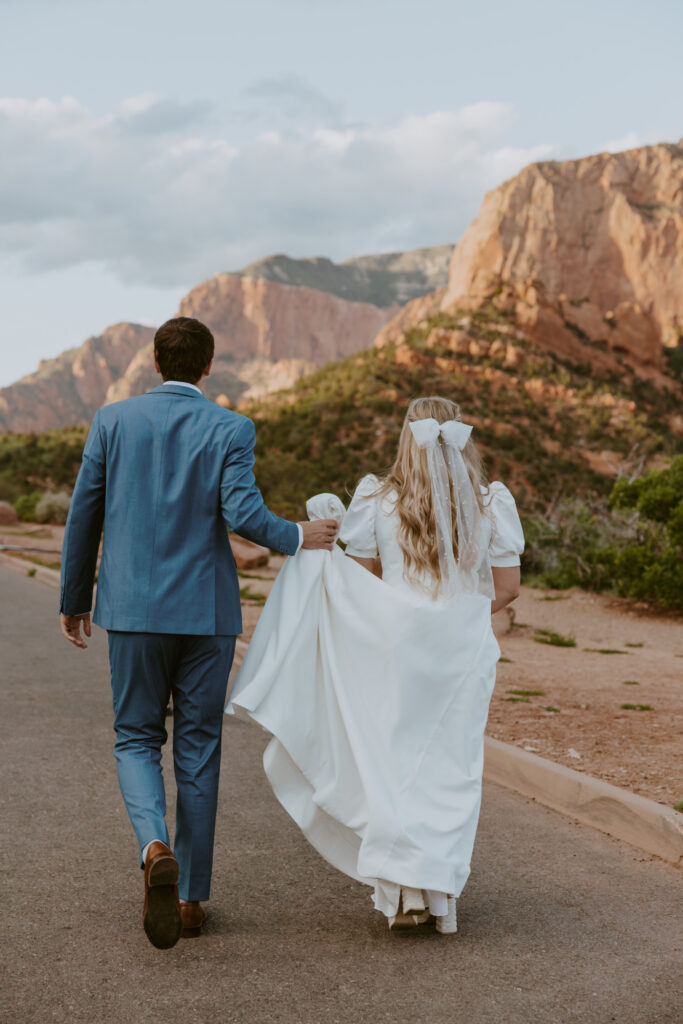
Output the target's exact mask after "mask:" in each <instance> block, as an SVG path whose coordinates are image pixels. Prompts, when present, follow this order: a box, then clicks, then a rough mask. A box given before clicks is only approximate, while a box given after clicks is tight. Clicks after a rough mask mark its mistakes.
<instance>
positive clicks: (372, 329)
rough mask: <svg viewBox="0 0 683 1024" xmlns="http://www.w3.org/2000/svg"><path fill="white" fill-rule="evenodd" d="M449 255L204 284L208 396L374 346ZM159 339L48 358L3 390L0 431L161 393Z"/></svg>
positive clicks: (93, 346) (250, 273) (445, 249)
mask: <svg viewBox="0 0 683 1024" xmlns="http://www.w3.org/2000/svg"><path fill="white" fill-rule="evenodd" d="M451 251H452V247H451V246H437V247H436V248H434V249H419V250H415V251H413V252H407V253H391V254H387V255H380V256H364V257H360V258H358V259H356V260H350V261H349V262H348V263H346V264H335V263H332V262H331V261H330V260H325V259H322V258H320V259H313V260H305V259H304V260H294V259H290V258H289V257H287V256H275V257H269V258H268V259H265V260H262V261H260V263H258V264H254V265H253V266H252V267H247V268H245V269H244V270H243V271H237V272H236V273H231V274H217V275H216V276H215V277H213V278H211V279H210V280H208V281H205V282H203V283H202V284H199V285H197V286H196V287H195V288H193V289H192V290H191V291H190V292H189V293H188V295H186V296H185V298H184V299H183V300H182V302H181V304H180V308H179V310H178V312H179V313H181V314H183V315H186V316H196V317H198V318H199V319H200V320H203V321H205V322H206V323H207V324H209V326H210V327H211V329H212V330H213V331H214V334H215V337H216V363H215V367H214V373H213V375H212V376H211V378H210V380H209V381H208V382H207V389H206V390H207V394H208V395H209V397H210V398H217V397H218V396H219V395H221V394H223V395H226V396H227V397H228V399H229V400H230V401H231V402H236V401H238V400H240V399H244V398H245V397H247V398H248V397H254V396H257V395H263V394H267V393H269V392H270V391H273V390H277V389H280V388H285V387H289V386H290V385H291V384H293V383H294V381H296V380H298V379H299V378H300V377H301V376H302V375H304V374H306V373H309V372H311V370H313V369H315V367H318V366H322V365H324V364H325V363H326V362H328V361H329V360H332V359H338V358H340V357H343V356H345V355H348V354H349V353H351V352H356V351H359V350H360V349H363V348H367V346H368V345H370V344H372V340H373V338H374V337H375V336H376V334H377V333H378V331H379V330H380V329H381V328H382V327H383V326H384V324H385V323H386V322H387V321H388V320H390V319H391V317H392V316H393V315H394V314H395V313H396V312H397V311H398V309H399V308H400V305H401V303H404V302H407V301H409V300H411V299H413V298H414V297H415V296H416V295H421V294H425V293H426V292H429V291H431V290H432V289H433V288H435V287H440V286H443V285H445V283H446V280H447V276H448V260H449V257H450V253H451ZM172 315H173V310H169V316H172ZM153 337H154V329H153V328H150V327H141V326H139V325H137V324H129V323H122V324H117V325H115V326H113V327H109V328H107V329H106V330H105V331H103V332H102V334H101V335H98V336H97V337H94V338H89V339H88V340H87V341H86V342H85V343H84V344H83V345H81V346H80V347H79V348H74V349H71V350H69V351H68V352H64V353H62V355H60V356H57V357H56V358H55V359H50V360H46V361H44V362H43V363H41V364H40V367H39V369H38V371H37V372H36V373H33V374H29V375H28V376H27V377H24V378H23V379H22V380H20V381H17V382H16V383H15V384H12V385H10V386H9V387H6V388H2V389H0V431H3V430H4V431H36V432H40V431H44V430H50V429H54V428H59V427H66V426H71V425H72V424H78V423H85V422H87V421H88V420H89V419H90V418H91V417H92V415H93V413H94V412H95V410H96V409H97V408H98V407H99V406H100V405H102V404H104V403H105V402H112V401H116V400H118V399H120V398H127V397H129V396H131V395H139V394H142V393H143V392H144V391H147V390H149V388H151V387H154V386H155V384H156V383H157V382H158V378H157V375H156V373H155V370H154V364H153V355H152V347H151V341H152V339H153Z"/></svg>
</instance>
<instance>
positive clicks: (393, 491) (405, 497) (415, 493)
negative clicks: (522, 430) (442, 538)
mask: <svg viewBox="0 0 683 1024" xmlns="http://www.w3.org/2000/svg"><path fill="white" fill-rule="evenodd" d="M430 417H431V418H432V419H435V420H436V421H437V422H438V423H446V422H447V421H448V420H460V419H462V416H461V413H460V406H459V405H458V404H457V402H452V401H451V400H450V399H449V398H439V397H438V396H431V397H428V398H415V399H414V400H413V401H412V402H411V403H410V405H409V406H408V411H407V413H406V418H405V420H404V421H403V428H402V430H401V437H400V439H399V442H398V452H397V454H396V461H395V462H394V464H393V466H392V467H391V469H390V470H389V473H388V474H387V476H386V477H385V478H384V479H383V480H382V483H381V485H380V487H379V488H378V490H377V491H376V494H377V495H378V496H380V497H384V496H386V497H387V498H391V499H392V500H394V501H395V506H394V507H395V510H396V512H397V513H398V518H399V529H398V543H399V546H400V548H401V550H402V551H403V575H404V576H405V577H406V579H408V580H410V581H411V582H414V583H417V584H420V585H421V584H422V578H423V574H425V573H428V574H430V575H431V576H433V577H434V578H435V579H436V580H437V582H438V584H439V585H440V584H441V569H440V568H439V552H438V547H437V539H436V521H435V518H434V507H433V504H432V488H431V483H430V478H429V466H428V462H427V452H426V450H425V449H424V448H418V446H417V444H416V443H415V440H414V438H413V434H412V431H411V429H410V424H411V423H414V422H415V420H425V419H429V418H430ZM439 443H440V444H442V445H443V441H441V440H440V441H439ZM462 455H463V459H464V460H465V465H466V467H467V472H468V473H469V477H470V480H471V481H472V487H473V488H474V493H475V495H476V498H477V501H478V503H479V509H480V512H481V514H482V515H485V514H486V510H485V505H484V497H485V495H486V494H488V481H487V479H486V476H485V474H484V470H483V468H482V462H481V456H480V454H479V452H478V451H477V448H476V445H475V444H474V442H473V441H472V439H471V438H470V439H469V440H468V441H467V444H466V445H465V447H464V448H463V450H462ZM449 475H450V474H449ZM482 487H483V488H484V491H483V493H482ZM451 521H452V529H453V553H454V555H455V557H456V559H457V557H458V524H457V516H456V509H455V505H454V504H453V503H451ZM437 592H438V587H437Z"/></svg>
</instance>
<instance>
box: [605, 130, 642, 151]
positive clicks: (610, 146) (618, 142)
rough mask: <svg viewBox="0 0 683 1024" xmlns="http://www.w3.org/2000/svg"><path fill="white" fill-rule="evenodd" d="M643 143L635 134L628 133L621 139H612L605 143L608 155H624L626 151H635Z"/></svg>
mask: <svg viewBox="0 0 683 1024" xmlns="http://www.w3.org/2000/svg"><path fill="white" fill-rule="evenodd" d="M642 145H643V143H642V142H641V140H640V139H639V138H638V136H637V134H636V133H635V132H627V133H626V135H622V137H621V138H620V139H610V140H609V141H608V142H606V143H605V152H606V153H622V152H623V151H624V150H626V149H635V148H636V147H637V146H642Z"/></svg>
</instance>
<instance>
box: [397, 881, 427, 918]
mask: <svg viewBox="0 0 683 1024" xmlns="http://www.w3.org/2000/svg"><path fill="white" fill-rule="evenodd" d="M401 897H402V900H403V913H404V914H422V913H423V912H424V911H425V909H426V907H425V901H424V898H423V896H422V890H421V889H410V888H408V886H405V885H402V886H401Z"/></svg>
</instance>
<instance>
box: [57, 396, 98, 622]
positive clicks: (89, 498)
mask: <svg viewBox="0 0 683 1024" xmlns="http://www.w3.org/2000/svg"><path fill="white" fill-rule="evenodd" d="M104 491H105V448H104V445H103V443H102V437H101V434H100V416H99V412H97V413H95V418H94V419H93V422H92V426H91V427H90V433H89V434H88V439H87V441H86V442H85V448H84V450H83V462H82V463H81V469H80V472H79V474H78V477H77V478H76V485H75V487H74V493H73V497H72V498H71V506H70V508H69V517H68V519H67V522H66V530H65V533H64V545H63V548H62V585H61V596H60V605H59V610H60V612H62V614H64V615H83V614H85V613H86V612H89V611H90V609H91V607H92V594H93V586H94V583H95V570H96V567H97V553H98V551H99V547H100V538H101V536H102V524H103V522H104Z"/></svg>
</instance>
